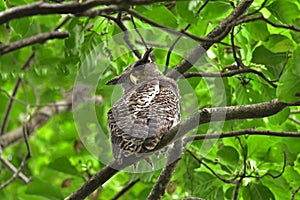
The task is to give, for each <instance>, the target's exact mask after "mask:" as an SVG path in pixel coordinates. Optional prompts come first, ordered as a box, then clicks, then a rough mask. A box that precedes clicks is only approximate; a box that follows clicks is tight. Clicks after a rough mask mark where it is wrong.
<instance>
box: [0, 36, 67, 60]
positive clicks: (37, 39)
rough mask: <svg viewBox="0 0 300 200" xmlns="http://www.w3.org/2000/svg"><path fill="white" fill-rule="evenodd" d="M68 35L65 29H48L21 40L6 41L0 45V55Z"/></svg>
mask: <svg viewBox="0 0 300 200" xmlns="http://www.w3.org/2000/svg"><path fill="white" fill-rule="evenodd" d="M68 36H69V33H68V32H67V31H49V32H45V33H41V34H38V35H34V36H31V37H28V38H25V39H22V40H18V41H16V42H12V43H8V44H5V45H2V46H0V57H1V56H3V55H4V54H6V53H9V52H11V51H15V50H17V49H21V48H23V47H26V46H29V45H33V44H37V43H43V42H45V41H47V40H51V39H64V38H66V37H68Z"/></svg>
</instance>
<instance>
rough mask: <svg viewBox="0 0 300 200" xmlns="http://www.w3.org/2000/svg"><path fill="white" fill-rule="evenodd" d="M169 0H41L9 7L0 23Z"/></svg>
mask: <svg viewBox="0 0 300 200" xmlns="http://www.w3.org/2000/svg"><path fill="white" fill-rule="evenodd" d="M165 1H171V0H131V1H124V0H87V1H83V2H82V3H79V1H72V2H67V3H55V4H53V3H46V2H43V1H40V2H36V3H32V4H28V5H23V6H17V7H13V8H10V9H8V10H6V11H4V12H1V13H0V25H1V24H3V23H5V22H8V21H10V20H12V19H18V18H22V17H29V16H34V15H48V14H80V13H84V12H85V11H87V10H89V9H91V8H94V7H96V6H101V5H102V6H104V5H116V6H119V8H120V10H121V8H126V7H129V6H130V5H146V4H152V3H155V2H165Z"/></svg>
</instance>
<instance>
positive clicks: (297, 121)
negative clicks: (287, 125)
mask: <svg viewBox="0 0 300 200" xmlns="http://www.w3.org/2000/svg"><path fill="white" fill-rule="evenodd" d="M288 119H289V120H291V121H293V122H295V123H296V124H298V125H300V120H298V119H296V118H294V117H289V118H288Z"/></svg>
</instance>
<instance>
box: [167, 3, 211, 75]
mask: <svg viewBox="0 0 300 200" xmlns="http://www.w3.org/2000/svg"><path fill="white" fill-rule="evenodd" d="M208 2H209V0H206V1H205V2H204V3H203V5H201V6H200V8H199V9H198V10H197V15H199V13H200V12H201V10H203V8H204V7H205V6H206V5H207V4H208ZM190 27H191V24H188V25H187V26H186V27H185V28H184V29H183V30H184V32H185V31H187V30H188V29H189V28H190ZM181 36H182V35H179V36H178V37H177V38H176V40H175V41H174V42H173V44H172V45H171V46H170V48H169V50H168V54H167V58H166V64H165V70H164V74H167V72H168V67H169V63H170V57H171V53H172V51H173V49H174V47H175V45H176V44H177V43H178V41H179V40H180V38H181Z"/></svg>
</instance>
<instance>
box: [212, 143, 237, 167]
mask: <svg viewBox="0 0 300 200" xmlns="http://www.w3.org/2000/svg"><path fill="white" fill-rule="evenodd" d="M217 156H218V157H219V159H220V161H221V162H223V163H225V164H228V165H232V166H236V165H237V163H238V162H239V153H238V152H237V150H236V149H235V148H233V147H231V146H224V147H222V148H221V149H220V150H219V151H218V153H217Z"/></svg>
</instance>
